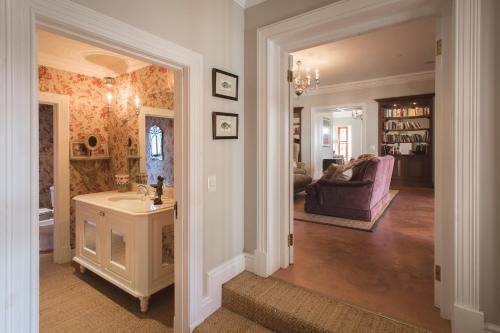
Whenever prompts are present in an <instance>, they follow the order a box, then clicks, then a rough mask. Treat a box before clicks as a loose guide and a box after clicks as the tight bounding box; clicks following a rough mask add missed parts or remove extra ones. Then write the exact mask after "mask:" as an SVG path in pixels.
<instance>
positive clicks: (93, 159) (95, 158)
mask: <svg viewBox="0 0 500 333" xmlns="http://www.w3.org/2000/svg"><path fill="white" fill-rule="evenodd" d="M110 159H111V157H109V156H88V157H72V158H70V161H105V160H110Z"/></svg>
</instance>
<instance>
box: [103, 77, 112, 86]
mask: <svg viewBox="0 0 500 333" xmlns="http://www.w3.org/2000/svg"><path fill="white" fill-rule="evenodd" d="M113 82H114V79H113V78H112V77H110V76H106V77H105V78H104V85H105V86H106V87H107V88H111V87H112V86H113Z"/></svg>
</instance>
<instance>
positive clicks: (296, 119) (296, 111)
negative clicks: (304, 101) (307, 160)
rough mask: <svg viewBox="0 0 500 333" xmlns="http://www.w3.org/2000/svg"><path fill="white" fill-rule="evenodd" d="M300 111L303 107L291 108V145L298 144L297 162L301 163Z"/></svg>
mask: <svg viewBox="0 0 500 333" xmlns="http://www.w3.org/2000/svg"><path fill="white" fill-rule="evenodd" d="M302 109H303V107H294V108H293V124H292V136H293V143H294V144H298V145H299V146H298V149H299V156H298V159H297V162H302V145H301V143H302Z"/></svg>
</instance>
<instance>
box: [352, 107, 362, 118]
mask: <svg viewBox="0 0 500 333" xmlns="http://www.w3.org/2000/svg"><path fill="white" fill-rule="evenodd" d="M352 118H353V119H359V120H363V110H360V109H357V110H352Z"/></svg>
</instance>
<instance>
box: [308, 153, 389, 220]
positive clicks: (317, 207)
mask: <svg viewBox="0 0 500 333" xmlns="http://www.w3.org/2000/svg"><path fill="white" fill-rule="evenodd" d="M393 167H394V157H392V156H383V157H376V158H374V159H372V160H369V161H367V162H365V163H364V164H363V165H362V167H361V168H360V170H359V173H358V175H357V177H356V179H354V178H353V179H351V180H350V181H341V180H325V179H320V180H318V181H317V182H315V183H313V184H311V185H309V186H307V187H306V203H305V207H304V210H305V211H306V212H307V213H312V214H319V215H330V216H336V217H342V218H347V219H353V220H364V221H371V219H372V218H373V217H375V216H376V215H377V214H378V213H379V212H380V210H381V209H382V208H383V207H384V206H385V204H386V203H387V201H388V200H389V186H390V185H391V177H392V169H393Z"/></svg>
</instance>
